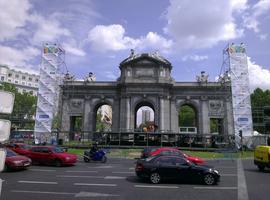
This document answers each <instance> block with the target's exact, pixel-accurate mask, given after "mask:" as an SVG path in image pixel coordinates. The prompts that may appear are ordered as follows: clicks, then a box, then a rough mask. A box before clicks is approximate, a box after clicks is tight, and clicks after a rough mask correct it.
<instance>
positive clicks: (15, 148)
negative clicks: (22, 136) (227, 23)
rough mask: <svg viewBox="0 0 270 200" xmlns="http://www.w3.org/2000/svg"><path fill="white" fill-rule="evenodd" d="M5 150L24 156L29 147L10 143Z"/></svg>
mask: <svg viewBox="0 0 270 200" xmlns="http://www.w3.org/2000/svg"><path fill="white" fill-rule="evenodd" d="M7 148H9V149H11V150H12V151H14V152H16V153H18V154H20V155H26V154H27V153H29V149H30V148H31V146H30V145H27V144H24V143H10V144H8V145H7Z"/></svg>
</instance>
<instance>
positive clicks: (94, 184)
mask: <svg viewBox="0 0 270 200" xmlns="http://www.w3.org/2000/svg"><path fill="white" fill-rule="evenodd" d="M74 185H80V186H84V185H85V186H105V187H116V186H117V184H101V183H100V184H99V183H74Z"/></svg>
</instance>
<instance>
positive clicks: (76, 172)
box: [65, 170, 98, 173]
mask: <svg viewBox="0 0 270 200" xmlns="http://www.w3.org/2000/svg"><path fill="white" fill-rule="evenodd" d="M65 172H68V173H70V172H72V173H73V172H74V173H98V171H76V170H67V171H65Z"/></svg>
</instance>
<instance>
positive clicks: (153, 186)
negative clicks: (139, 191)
mask: <svg viewBox="0 0 270 200" xmlns="http://www.w3.org/2000/svg"><path fill="white" fill-rule="evenodd" d="M134 187H136V188H158V189H177V188H179V187H177V186H166V185H134Z"/></svg>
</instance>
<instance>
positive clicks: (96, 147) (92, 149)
mask: <svg viewBox="0 0 270 200" xmlns="http://www.w3.org/2000/svg"><path fill="white" fill-rule="evenodd" d="M97 145H98V143H97V142H95V143H94V144H93V145H92V147H91V149H90V157H91V158H92V157H93V156H94V155H95V153H96V152H97V151H98V146H97Z"/></svg>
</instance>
